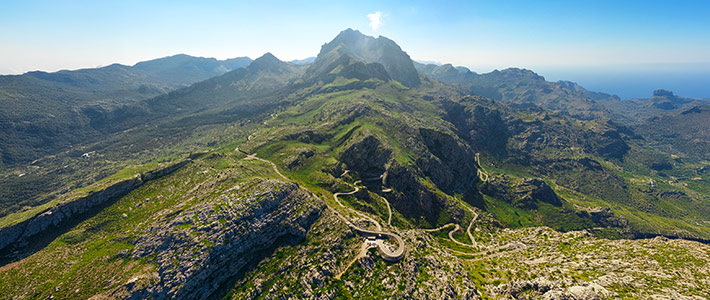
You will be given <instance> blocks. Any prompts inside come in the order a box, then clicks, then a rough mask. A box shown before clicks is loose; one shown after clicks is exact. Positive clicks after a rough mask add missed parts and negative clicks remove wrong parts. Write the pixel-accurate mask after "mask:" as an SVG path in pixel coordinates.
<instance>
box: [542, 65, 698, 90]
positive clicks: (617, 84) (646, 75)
mask: <svg viewBox="0 0 710 300" xmlns="http://www.w3.org/2000/svg"><path fill="white" fill-rule="evenodd" d="M530 69H532V70H533V71H535V72H536V73H538V74H540V75H542V76H544V77H545V79H546V80H548V81H558V80H569V81H573V82H576V83H578V84H579V85H581V86H583V87H584V88H586V89H587V90H590V91H595V92H604V93H608V94H615V95H617V96H619V97H620V98H621V99H634V98H649V97H651V94H652V93H653V90H656V89H666V90H670V91H673V92H674V93H675V94H676V95H679V96H682V97H689V98H710V63H699V64H647V65H614V66H595V67H537V68H530Z"/></svg>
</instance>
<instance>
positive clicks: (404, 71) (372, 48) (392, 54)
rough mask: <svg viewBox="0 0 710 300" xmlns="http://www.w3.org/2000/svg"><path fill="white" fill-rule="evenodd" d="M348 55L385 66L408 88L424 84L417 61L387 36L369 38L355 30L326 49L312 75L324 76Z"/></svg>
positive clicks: (390, 73) (340, 35)
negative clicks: (415, 63) (420, 77)
mask: <svg viewBox="0 0 710 300" xmlns="http://www.w3.org/2000/svg"><path fill="white" fill-rule="evenodd" d="M344 55H346V56H348V57H351V58H353V59H354V60H356V61H359V62H362V63H365V64H371V63H377V64H381V65H382V66H383V67H384V69H385V70H386V71H387V72H388V73H389V75H390V76H392V78H393V79H394V80H397V81H399V82H400V83H402V84H403V85H405V86H407V87H416V86H419V85H420V84H421V82H420V80H419V74H418V72H417V70H416V69H415V68H414V63H413V61H412V60H411V58H410V57H409V55H407V53H405V52H404V51H402V49H401V48H399V46H398V45H397V44H396V43H395V42H394V41H392V40H390V39H388V38H386V37H383V36H380V37H378V38H374V37H371V36H366V35H364V34H362V33H360V31H357V30H352V29H347V30H344V31H342V32H340V34H338V35H337V36H336V37H335V38H334V39H333V40H332V41H330V42H329V43H326V44H325V45H323V47H321V50H320V53H318V56H317V57H316V60H315V61H314V62H313V64H312V65H311V67H310V68H309V70H308V72H309V73H312V74H323V73H324V72H325V71H326V70H327V69H328V68H329V67H330V66H331V64H333V63H334V62H336V61H337V60H339V59H341V57H342V56H344Z"/></svg>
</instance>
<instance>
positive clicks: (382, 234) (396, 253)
mask: <svg viewBox="0 0 710 300" xmlns="http://www.w3.org/2000/svg"><path fill="white" fill-rule="evenodd" d="M234 150H235V151H238V152H241V153H244V154H246V155H247V157H245V158H244V159H245V160H254V159H255V160H259V161H263V162H266V163H269V164H270V165H271V167H272V168H273V169H274V171H275V172H276V174H278V175H279V176H281V178H283V179H285V180H287V181H291V180H290V179H288V177H286V176H284V175H283V174H281V172H280V171H279V169H278V168H277V167H276V164H274V163H273V162H271V161H268V160H266V159H262V158H259V157H257V156H256V153H254V154H247V153H246V152H244V151H242V150H240V149H239V147H237V148H235V149H234ZM346 173H347V171H346ZM346 173H343V174H346ZM359 182H360V181H356V182H355V184H354V185H353V187H354V188H355V190H353V191H351V192H347V193H335V194H333V199H334V200H335V202H337V203H338V204H339V205H340V206H342V207H343V208H345V209H348V210H350V211H351V212H353V213H355V214H356V215H358V216H361V217H363V218H364V219H366V220H368V221H370V222H372V223H374V224H375V227H376V228H377V230H369V229H365V228H362V227H359V226H357V225H355V224H353V223H352V222H351V221H350V220H348V219H347V218H345V217H344V216H343V215H341V214H340V212H338V211H337V210H335V209H334V210H333V211H334V212H335V214H336V215H337V216H338V217H339V218H340V219H341V220H343V222H345V224H347V225H348V226H349V227H351V228H352V229H354V230H355V231H356V232H358V233H359V234H361V235H363V236H365V237H366V238H370V239H374V242H375V245H376V246H377V250H378V252H379V253H380V256H382V258H383V259H384V260H387V261H399V260H400V259H401V258H402V257H403V256H404V249H405V246H404V240H403V239H402V237H400V236H399V235H397V234H395V233H392V232H387V231H382V226H381V225H380V223H379V222H377V221H376V220H375V219H373V218H372V217H370V216H368V215H365V214H363V213H361V212H359V211H356V210H354V209H349V208H348V207H346V206H345V205H343V203H342V202H340V199H338V197H339V196H344V195H352V194H355V193H357V192H358V191H360V188H359V187H358V186H357V184H358V183H359ZM309 192H310V191H309ZM310 194H311V195H313V196H315V194H314V193H313V192H310ZM388 206H389V203H388ZM386 239H393V240H395V242H397V245H398V247H397V249H393V248H392V247H391V246H390V245H389V244H388V243H386V242H385V240H386ZM351 264H352V262H351ZM348 266H349V265H348ZM346 270H347V269H346ZM341 275H342V274H341Z"/></svg>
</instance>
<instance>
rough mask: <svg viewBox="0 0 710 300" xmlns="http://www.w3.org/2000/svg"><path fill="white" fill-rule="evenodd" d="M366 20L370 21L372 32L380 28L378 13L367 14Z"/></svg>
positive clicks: (379, 14)
mask: <svg viewBox="0 0 710 300" xmlns="http://www.w3.org/2000/svg"><path fill="white" fill-rule="evenodd" d="M367 18H368V19H370V28H372V30H377V29H378V28H380V26H382V13H381V12H379V11H376V12H374V13H371V14H368V15H367Z"/></svg>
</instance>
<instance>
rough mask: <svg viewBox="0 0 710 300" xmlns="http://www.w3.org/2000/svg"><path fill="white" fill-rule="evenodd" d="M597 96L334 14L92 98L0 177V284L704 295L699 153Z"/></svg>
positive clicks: (117, 293)
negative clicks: (319, 40)
mask: <svg viewBox="0 0 710 300" xmlns="http://www.w3.org/2000/svg"><path fill="white" fill-rule="evenodd" d="M415 66H416V68H418V69H419V70H420V71H421V72H422V73H419V71H417V69H415ZM414 78H416V80H414ZM437 78H438V79H437ZM658 97H666V98H667V97H669V95H668V93H664V92H661V93H660V94H659V95H658ZM607 98H611V99H614V97H613V96H611V95H606V94H603V93H594V92H590V91H586V90H585V89H583V88H582V87H579V86H578V85H576V84H573V83H570V82H547V81H545V79H544V78H543V77H541V76H539V75H537V74H535V73H534V72H532V71H529V70H522V69H507V70H503V71H494V72H491V73H488V74H476V73H473V72H470V71H468V70H467V69H464V68H456V67H453V66H451V65H441V66H428V65H418V64H415V63H414V62H413V61H412V60H411V59H410V58H409V56H408V55H407V54H406V53H405V52H403V51H402V50H401V49H400V48H399V46H397V45H396V44H395V43H394V42H393V41H391V40H389V39H386V38H384V37H378V38H374V37H369V36H365V35H363V34H361V33H359V32H357V31H354V30H351V29H348V30H345V31H343V32H341V33H340V34H338V36H336V37H335V38H334V39H333V40H332V41H330V42H328V43H326V44H325V45H323V47H322V49H321V51H320V53H319V55H318V56H317V57H316V59H315V60H314V61H313V62H312V63H311V64H309V65H296V64H291V63H287V62H283V61H281V60H279V59H278V58H276V57H274V56H273V55H271V54H269V53H267V54H265V55H264V56H262V57H260V58H258V59H256V60H254V61H253V62H251V64H249V65H248V66H246V67H244V68H240V69H236V70H232V71H229V72H226V73H224V74H222V75H220V76H216V77H212V78H209V79H206V80H204V81H201V82H197V83H194V84H192V85H190V86H188V87H184V88H180V89H177V90H174V91H171V92H168V93H165V94H162V95H159V96H156V97H151V98H148V99H143V100H139V101H132V102H126V103H119V104H114V105H111V106H91V107H90V108H89V109H86V110H84V111H85V113H84V115H85V116H86V118H87V121H86V122H87V123H88V124H91V125H90V126H91V128H93V129H94V130H96V131H97V132H100V133H101V137H98V138H97V139H96V140H94V141H91V142H85V143H81V144H77V145H75V146H74V147H73V148H72V149H71V150H69V151H66V152H62V153H58V154H55V155H50V156H44V157H42V158H41V159H39V160H38V161H37V162H35V163H32V164H30V165H29V166H27V167H17V168H14V169H8V171H5V173H2V177H0V180H2V181H0V185H2V186H3V188H4V189H2V191H3V192H4V193H6V194H4V195H10V196H5V197H4V198H3V202H1V203H0V204H2V205H3V207H2V208H3V212H4V215H2V217H0V287H1V288H0V298H78V299H89V298H93V299H103V298H129V299H147V298H151V299H172V298H175V299H205V298H211V299H263V298H266V299H274V298H279V299H303V298H306V299H313V298H318V299H359V298H376V299H379V298H411V299H434V298H435V299H479V298H492V299H521V298H543V299H598V298H630V297H636V298H661V297H664V296H668V297H680V296H678V295H682V296H688V297H690V296H698V297H704V296H706V294H707V293H706V291H705V290H706V289H704V286H705V283H706V282H707V280H708V274H707V272H706V265H707V264H706V261H707V260H709V259H710V255H709V253H710V247H709V246H708V245H707V242H708V241H709V240H710V227H708V224H709V223H710V219H709V217H708V216H710V205H707V204H708V203H710V197H709V192H708V186H710V177H709V176H710V175H709V174H707V172H706V171H707V170H706V169H708V168H710V166H708V165H707V162H706V161H703V160H702V159H690V158H685V157H680V156H678V155H675V156H673V155H672V153H671V152H670V151H669V150H668V149H665V148H663V147H657V146H656V145H654V141H655V140H650V139H649V136H650V135H651V133H647V132H646V131H644V130H643V128H642V127H636V126H632V125H633V124H628V123H626V121H625V120H626V119H620V116H619V115H618V114H616V113H614V112H612V111H610V110H607V109H606V108H605V107H604V106H603V104H602V103H603V101H607ZM609 101H611V100H609ZM705 110H706V108H705V107H698V108H697V109H689V110H686V111H684V112H685V115H681V116H685V119H682V117H680V116H678V117H676V118H674V119H672V120H668V121H666V120H664V119H657V121H658V122H660V123H668V122H670V123H671V124H672V123H673V122H677V123H678V124H679V125H680V123H681V122H682V121H683V120H691V119H692V120H694V121H693V122H692V123H693V124H696V125H697V127H696V129H697V130H701V129H702V126H703V123H701V122H702V120H704V119H703V118H704V116H705V114H704V112H705ZM705 124H707V123H705ZM685 126H688V125H685V124H683V125H682V126H681V127H685ZM649 128H650V127H649ZM5 187H7V188H5ZM33 188H34V189H33ZM6 190H9V192H5V191H6ZM669 238H672V239H669ZM649 274H652V275H653V276H649Z"/></svg>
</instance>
